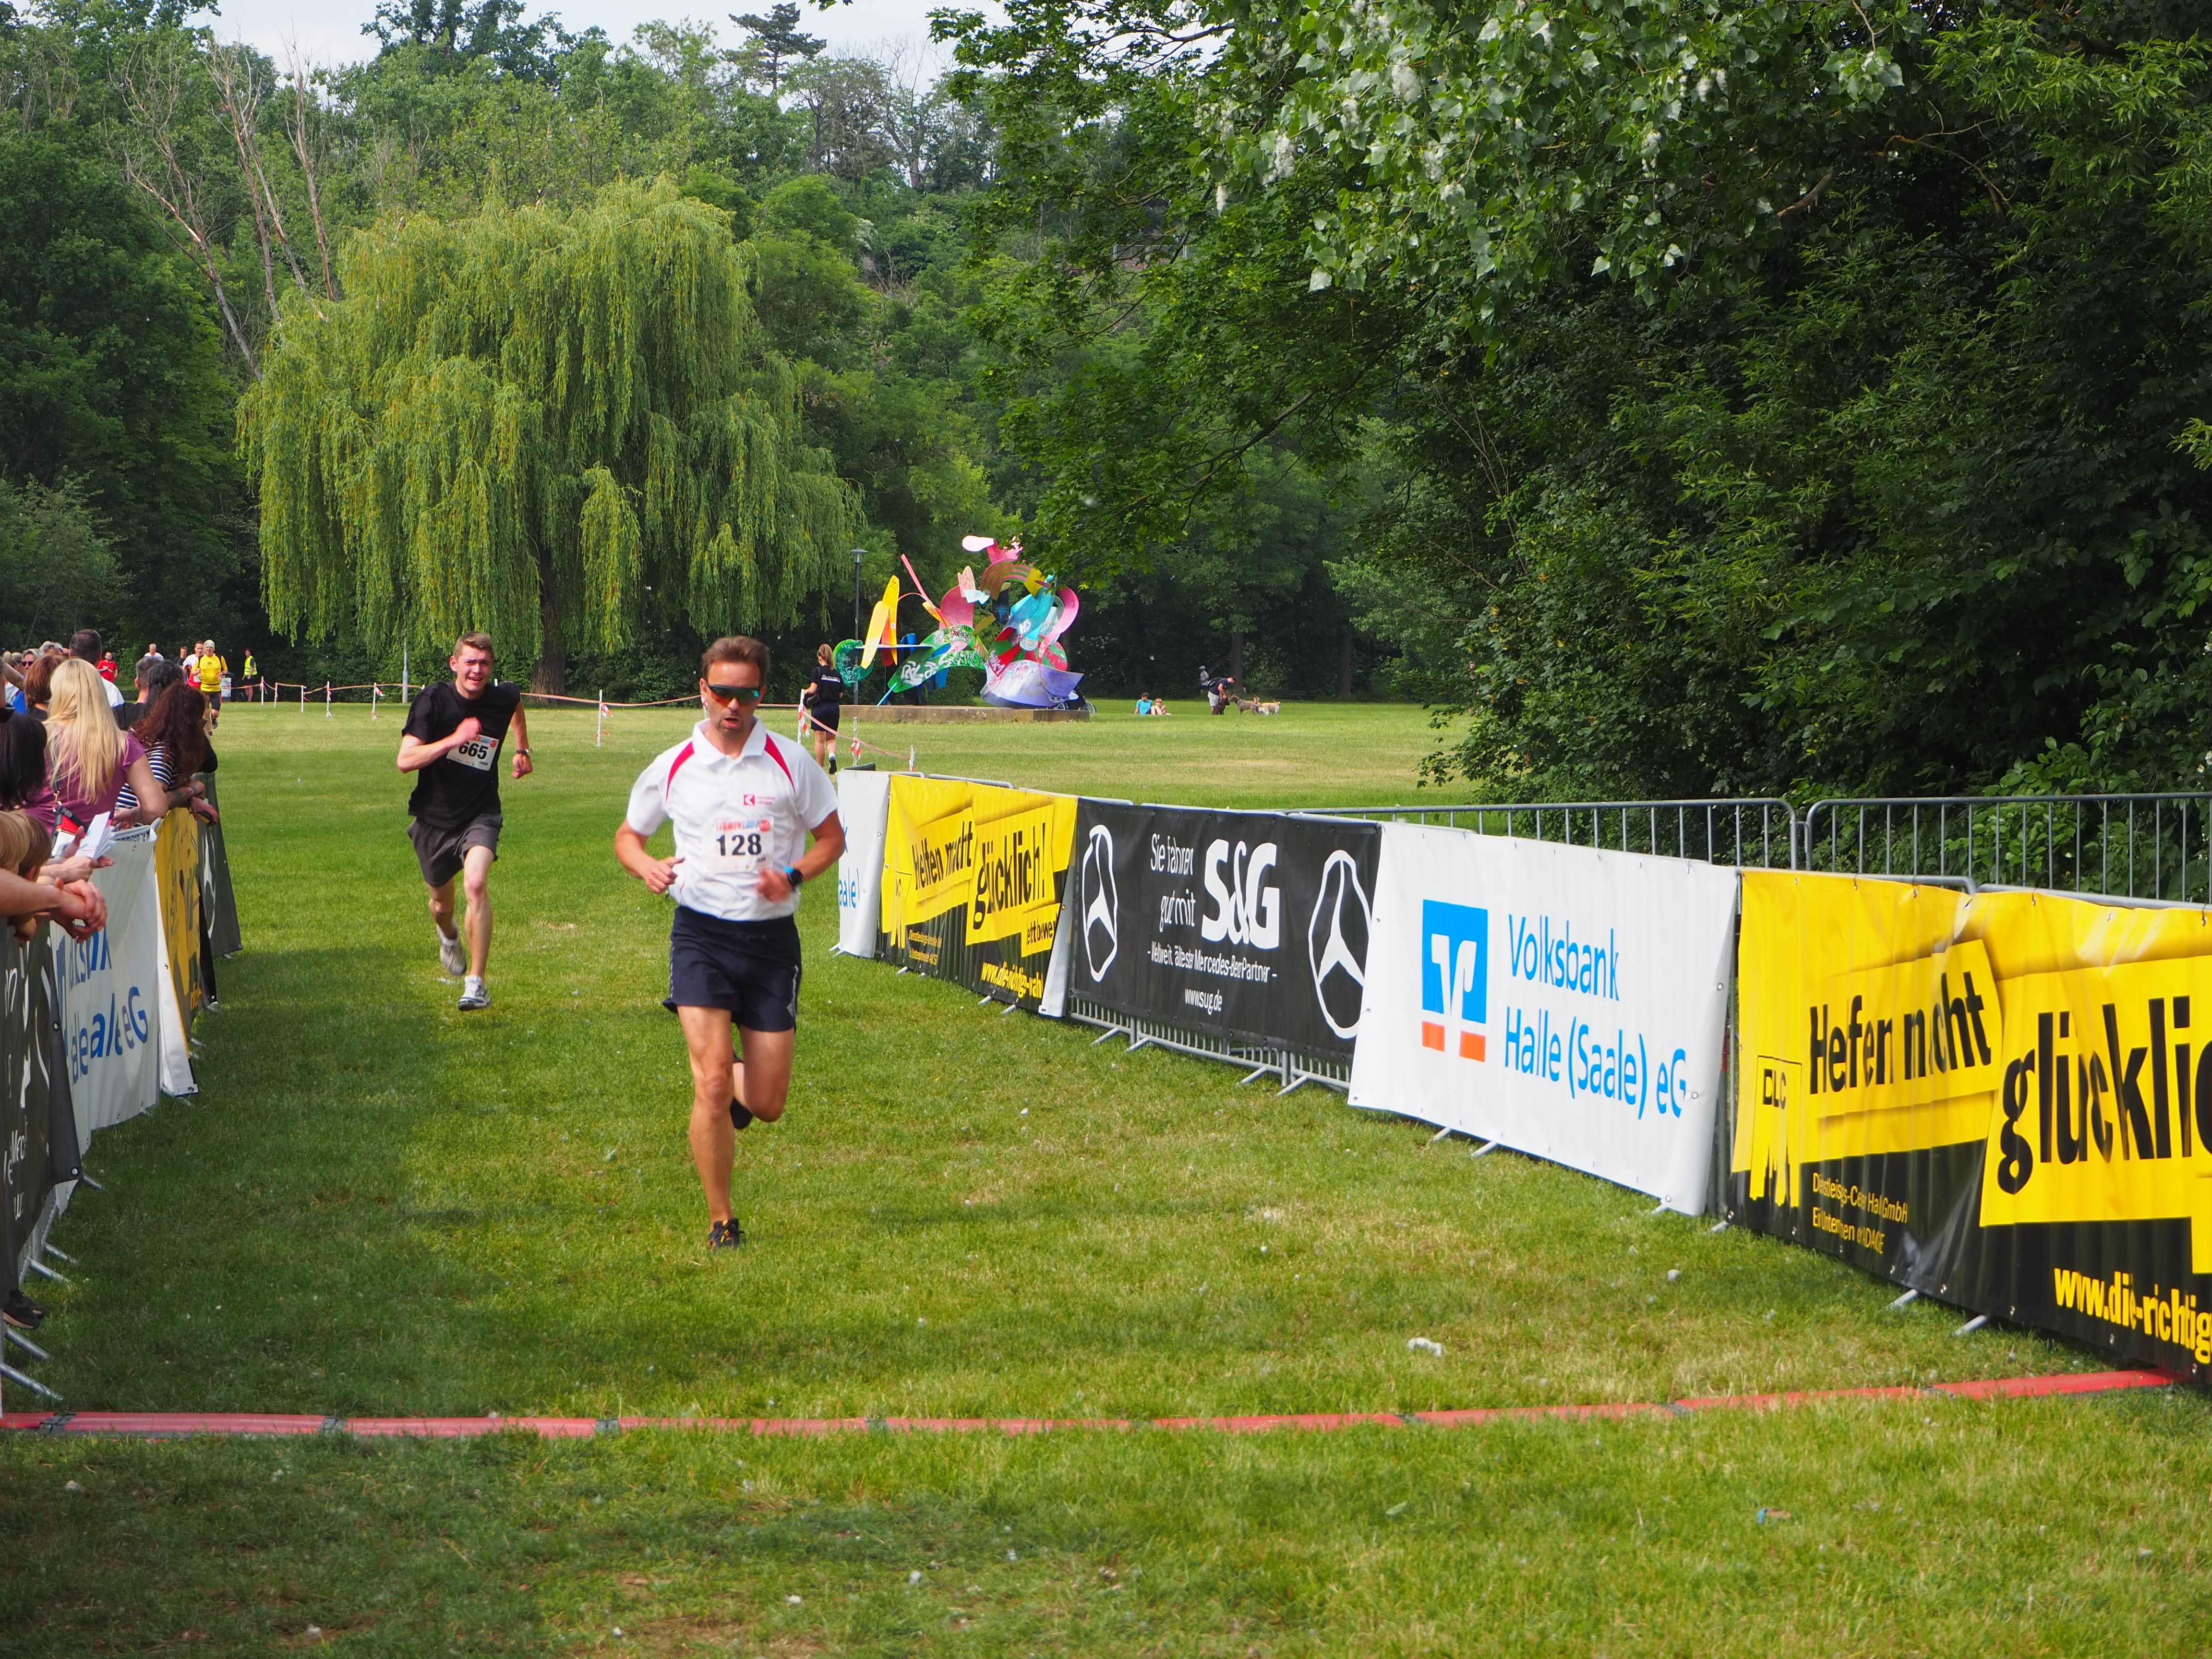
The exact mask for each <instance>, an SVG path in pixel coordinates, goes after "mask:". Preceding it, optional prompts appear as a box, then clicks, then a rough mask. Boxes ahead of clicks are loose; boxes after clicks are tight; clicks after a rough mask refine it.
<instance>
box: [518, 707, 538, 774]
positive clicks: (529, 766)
mask: <svg viewBox="0 0 2212 1659" xmlns="http://www.w3.org/2000/svg"><path fill="white" fill-rule="evenodd" d="M537 769H538V765H537V763H536V762H534V761H532V759H531V758H530V722H529V721H528V720H525V719H524V718H523V714H522V705H521V704H520V703H517V704H515V705H514V775H515V776H516V777H517V778H518V779H520V778H526V777H528V776H529V775H531V774H532V772H535V771H536V770H537Z"/></svg>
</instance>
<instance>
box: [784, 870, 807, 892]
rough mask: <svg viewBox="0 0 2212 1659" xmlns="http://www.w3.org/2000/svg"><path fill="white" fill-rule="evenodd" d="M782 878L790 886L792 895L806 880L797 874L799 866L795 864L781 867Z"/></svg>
mask: <svg viewBox="0 0 2212 1659" xmlns="http://www.w3.org/2000/svg"><path fill="white" fill-rule="evenodd" d="M783 878H784V879H785V880H786V881H787V882H789V883H790V884H791V890H792V891H793V892H794V893H795V892H797V891H798V890H799V889H800V888H801V887H802V886H804V885H805V882H806V878H805V877H804V876H802V875H800V874H799V866H797V865H795V864H787V865H785V866H783Z"/></svg>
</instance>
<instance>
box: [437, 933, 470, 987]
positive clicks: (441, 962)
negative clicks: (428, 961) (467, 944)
mask: <svg viewBox="0 0 2212 1659" xmlns="http://www.w3.org/2000/svg"><path fill="white" fill-rule="evenodd" d="M438 966H440V967H441V968H442V969H445V970H446V975H447V978H449V979H459V978H461V977H462V976H463V975H465V974H466V973H467V972H468V971H469V954H468V952H467V951H465V950H463V949H462V948H461V936H460V935H459V933H453V934H446V933H440V934H439V935H438Z"/></svg>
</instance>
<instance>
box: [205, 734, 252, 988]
mask: <svg viewBox="0 0 2212 1659" xmlns="http://www.w3.org/2000/svg"><path fill="white" fill-rule="evenodd" d="M200 777H201V779H202V781H204V782H205V783H206V785H207V798H208V805H210V806H213V807H215V808H216V811H217V812H218V813H219V812H221V811H222V807H221V806H220V805H218V804H217V802H216V793H215V780H214V778H212V777H210V776H209V775H208V774H206V773H204V772H203V773H201V774H200ZM200 918H201V920H200V931H201V933H203V934H204V936H205V938H206V940H207V947H208V951H209V953H210V955H211V956H217V957H231V956H236V955H237V954H238V953H239V951H242V950H243V949H245V948H246V947H245V942H244V940H243V939H241V938H240V934H239V931H238V896H237V894H236V893H234V891H233V890H231V885H230V854H229V852H228V850H227V849H226V848H224V846H223V844H222V823H220V822H217V823H204V824H202V825H201V826H200ZM208 984H209V985H210V987H212V986H213V985H214V984H215V974H214V971H213V968H212V966H210V970H209V974H208ZM209 995H210V996H212V995H214V992H213V991H212V990H210V992H209Z"/></svg>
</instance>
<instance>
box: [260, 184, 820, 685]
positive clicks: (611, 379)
mask: <svg viewBox="0 0 2212 1659" xmlns="http://www.w3.org/2000/svg"><path fill="white" fill-rule="evenodd" d="M343 282H344V289H345V293H346V295H347V298H346V299H345V300H343V301H336V302H333V301H319V300H314V299H311V298H308V297H306V296H298V298H297V301H296V303H289V304H288V309H287V311H286V313H285V315H284V319H283V322H282V324H281V325H280V326H279V328H278V330H277V331H276V337H275V338H274V341H273V342H272V344H271V347H270V350H269V352H268V354H267V361H266V363H265V365H264V368H265V373H264V379H263V380H262V381H261V383H260V384H258V386H255V387H253V388H252V391H251V392H250V393H249V394H248V396H247V397H246V401H245V403H244V404H243V405H242V406H241V410H240V426H241V431H242V434H243V436H244V440H245V444H246V455H247V460H248V465H249V466H250V467H251V469H252V472H253V475H254V477H256V479H257V480H258V483H259V486H260V489H261V504H262V513H261V547H262V560H263V570H264V595H265V599H266V602H267V605H268V608H269V615H270V621H271V622H272V623H275V624H276V627H278V628H279V629H285V630H288V631H291V632H294V633H298V632H301V631H305V632H306V633H307V634H309V635H313V636H317V637H323V636H331V635H337V634H340V633H342V632H345V631H349V630H352V631H357V633H358V635H359V637H361V638H362V640H363V641H365V642H366V643H367V644H368V645H369V646H370V647H371V648H372V649H379V650H385V651H389V650H390V649H391V648H392V647H396V646H397V645H398V643H399V642H400V641H412V642H414V643H415V644H416V645H417V646H418V647H421V646H433V645H435V644H437V643H440V642H441V641H449V640H450V639H451V637H452V636H453V635H454V634H456V633H459V632H461V631H463V630H465V629H486V630H488V631H489V632H490V633H492V634H493V635H494V636H495V638H496V639H497V640H498V641H499V643H500V647H501V651H502V652H503V653H506V654H507V655H508V656H509V657H510V658H511V659H515V658H522V657H530V658H534V659H536V661H537V664H538V668H537V672H536V674H535V676H534V678H533V684H534V685H535V687H536V689H538V690H560V689H562V683H563V678H564V672H565V667H566V663H567V658H568V653H569V652H570V651H572V650H579V649H588V650H601V651H604V650H610V649H614V648H617V647H621V646H623V644H626V643H627V642H628V641H629V639H630V638H631V636H632V635H633V632H634V631H635V629H636V626H637V624H638V623H639V621H640V619H641V617H642V616H643V615H645V614H646V613H647V612H648V611H650V612H652V613H654V614H656V615H658V616H659V617H663V618H666V617H670V616H671V615H681V616H684V617H687V618H688V619H689V620H690V622H691V623H692V624H693V625H694V626H696V628H697V629H699V630H700V631H702V632H703V633H718V632H722V631H726V630H728V629H738V628H763V627H775V626H780V625H782V624H786V623H789V622H791V621H793V620H794V619H795V618H796V617H797V615H798V612H799V605H800V604H801V602H802V600H804V599H805V598H806V597H808V596H809V595H810V594H811V593H813V592H816V591H817V589H819V588H820V587H821V586H823V584H824V582H825V581H826V580H827V579H828V577H829V574H830V571H831V569H832V566H831V565H830V563H829V560H830V558H831V556H832V555H833V554H836V553H842V551H843V550H844V548H845V546H846V544H847V542H848V538H849V534H850V531H851V527H852V526H853V524H854V520H855V509H854V502H853V499H852V495H851V492H850V490H849V489H848V488H847V486H846V485H845V484H844V483H842V482H841V481H840V480H838V479H837V478H836V477H835V476H834V475H833V474H832V473H831V472H830V471H829V466H828V463H827V460H826V458H824V457H823V456H821V455H820V454H819V453H817V452H815V451H812V450H811V449H809V448H808V447H806V446H805V445H804V444H803V443H802V442H801V441H800V440H799V406H798V392H797V382H796V380H795V379H794V378H793V374H791V372H790V370H789V369H788V368H787V366H786V365H785V364H784V363H783V362H782V361H781V359H779V358H777V357H776V356H775V355H774V354H773V353H771V352H770V351H769V350H768V349H767V348H766V347H765V345H764V344H763V338H762V334H761V331H760V328H759V325H758V324H757V320H756V319H755V318H754V315H753V312H752V308H751V307H750V303H749V302H748V301H747V299H746V297H745V283H744V254H743V252H742V251H741V250H740V248H739V247H738V245H737V244H735V243H733V242H732V240H731V237H730V233H729V225H728V220H727V217H726V216H725V215H723V214H721V213H720V212H718V211H716V210H714V209H713V208H710V207H708V206H707V205H706V204H703V203H701V202H698V201H696V200H693V199H690V198H688V197H681V196H678V194H677V193H676V191H675V190H674V188H673V187H672V186H671V185H668V184H666V183H665V182H662V183H659V184H656V185H633V184H617V185H611V186H609V187H608V188H607V189H605V191H601V192H600V193H599V197H597V199H596V201H595V202H594V203H593V204H591V205H590V206H588V207H586V208H583V209H580V210H576V211H575V212H574V213H571V214H563V213H561V212H558V211H555V210H545V209H528V210H519V211H508V210H503V209H500V208H497V207H494V208H493V209H491V210H488V211H487V212H485V213H483V215H481V216H477V217H474V218H471V219H466V220H462V221H457V222H440V221H438V220H435V219H428V218H416V219H412V220H408V221H405V222H398V223H391V222H387V223H385V224H382V225H380V226H379V227H378V228H375V229H374V230H373V231H371V232H369V233H367V234H364V235H362V236H361V237H359V238H357V239H356V241H355V242H354V244H353V245H352V246H351V247H350V248H349V251H348V252H347V255H346V256H345V258H344V260H343Z"/></svg>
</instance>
